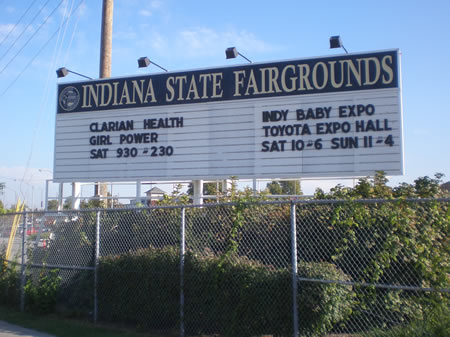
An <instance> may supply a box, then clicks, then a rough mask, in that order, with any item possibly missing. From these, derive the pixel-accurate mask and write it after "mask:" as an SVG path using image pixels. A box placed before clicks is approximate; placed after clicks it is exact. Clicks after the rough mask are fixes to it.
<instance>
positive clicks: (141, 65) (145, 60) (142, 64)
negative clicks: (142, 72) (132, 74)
mask: <svg viewBox="0 0 450 337" xmlns="http://www.w3.org/2000/svg"><path fill="white" fill-rule="evenodd" d="M137 61H138V66H139V68H146V67H148V66H149V65H150V64H154V65H155V66H157V67H158V68H160V69H162V70H164V71H165V72H168V70H167V69H166V68H163V67H161V66H160V65H158V64H156V63H155V62H153V61H150V59H149V58H148V57H146V56H144V57H140V58H139V59H138V60H137Z"/></svg>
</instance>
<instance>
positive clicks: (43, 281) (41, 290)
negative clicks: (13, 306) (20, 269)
mask: <svg viewBox="0 0 450 337" xmlns="http://www.w3.org/2000/svg"><path fill="white" fill-rule="evenodd" d="M60 286H61V277H60V276H59V270H57V269H53V270H50V271H47V270H45V269H43V270H42V271H41V272H40V274H39V279H38V280H37V282H36V283H34V282H33V280H32V278H28V281H27V284H26V285H25V309H26V310H29V311H31V312H33V313H36V314H40V315H42V314H48V313H52V312H54V311H55V306H56V301H57V296H58V294H59V290H60Z"/></svg>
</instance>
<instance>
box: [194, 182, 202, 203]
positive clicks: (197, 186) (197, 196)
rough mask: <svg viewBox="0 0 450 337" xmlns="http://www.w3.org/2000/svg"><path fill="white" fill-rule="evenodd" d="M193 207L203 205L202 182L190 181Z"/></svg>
mask: <svg viewBox="0 0 450 337" xmlns="http://www.w3.org/2000/svg"><path fill="white" fill-rule="evenodd" d="M192 186H193V187H194V205H203V180H192Z"/></svg>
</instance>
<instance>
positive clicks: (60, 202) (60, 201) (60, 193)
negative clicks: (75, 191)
mask: <svg viewBox="0 0 450 337" xmlns="http://www.w3.org/2000/svg"><path fill="white" fill-rule="evenodd" d="M63 192H64V184H63V183H59V191H58V211H61V210H62V209H63Z"/></svg>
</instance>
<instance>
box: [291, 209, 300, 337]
mask: <svg viewBox="0 0 450 337" xmlns="http://www.w3.org/2000/svg"><path fill="white" fill-rule="evenodd" d="M291 260H292V321H293V328H294V337H297V336H298V310H297V290H298V286H297V222H296V211H295V203H294V201H291Z"/></svg>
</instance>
